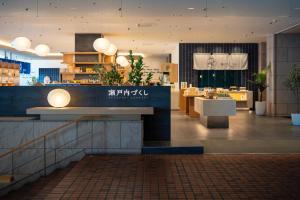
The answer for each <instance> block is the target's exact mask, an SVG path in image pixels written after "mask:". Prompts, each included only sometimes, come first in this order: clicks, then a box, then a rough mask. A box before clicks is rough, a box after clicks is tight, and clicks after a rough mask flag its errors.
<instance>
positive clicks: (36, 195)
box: [0, 162, 77, 200]
mask: <svg viewBox="0 0 300 200" xmlns="http://www.w3.org/2000/svg"><path fill="white" fill-rule="evenodd" d="M76 163H77V162H71V163H70V165H68V166H67V167H66V168H63V169H57V170H55V171H54V172H53V173H52V174H50V175H48V176H43V177H40V178H39V179H38V180H37V181H34V182H32V183H27V184H25V185H24V186H23V187H22V188H20V189H18V190H17V191H11V192H9V193H8V194H6V195H5V196H3V197H2V198H3V199H6V200H31V199H32V200H34V199H36V200H39V199H45V198H46V197H47V195H48V194H49V193H51V191H52V190H53V188H55V187H56V186H57V185H58V184H59V183H60V182H61V181H62V180H63V179H64V177H65V176H66V175H67V174H68V172H70V170H71V169H72V168H73V167H74V166H75V165H76ZM0 199H1V197H0Z"/></svg>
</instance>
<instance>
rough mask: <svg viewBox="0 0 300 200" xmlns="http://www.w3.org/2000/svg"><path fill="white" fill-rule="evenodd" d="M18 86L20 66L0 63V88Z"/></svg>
mask: <svg viewBox="0 0 300 200" xmlns="http://www.w3.org/2000/svg"><path fill="white" fill-rule="evenodd" d="M19 84H20V65H19V64H16V63H8V62H0V86H15V85H19Z"/></svg>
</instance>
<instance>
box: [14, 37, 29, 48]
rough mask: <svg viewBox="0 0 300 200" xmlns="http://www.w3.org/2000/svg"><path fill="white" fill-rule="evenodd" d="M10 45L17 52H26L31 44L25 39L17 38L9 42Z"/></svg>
mask: <svg viewBox="0 0 300 200" xmlns="http://www.w3.org/2000/svg"><path fill="white" fill-rule="evenodd" d="M11 45H12V47H13V48H15V49H16V50H18V51H26V50H28V49H30V46H31V42H30V40H29V39H28V38H26V37H17V38H15V39H14V40H13V41H12V42H11Z"/></svg>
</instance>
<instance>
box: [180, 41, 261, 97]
mask: <svg viewBox="0 0 300 200" xmlns="http://www.w3.org/2000/svg"><path fill="white" fill-rule="evenodd" d="M194 53H247V54H248V70H241V71H233V70H229V71H225V70H224V71H223V70H221V71H215V70H201V71H199V70H193V54H194ZM257 72H258V44H257V43H180V44H179V81H180V82H182V81H183V82H188V84H193V86H197V87H207V86H209V87H225V88H228V87H230V86H232V85H235V86H243V87H247V89H249V90H252V91H254V99H257V89H256V88H255V87H254V86H253V85H252V84H251V83H249V82H248V80H253V76H252V74H253V73H257ZM214 74H215V76H213V75H214ZM200 76H202V78H200Z"/></svg>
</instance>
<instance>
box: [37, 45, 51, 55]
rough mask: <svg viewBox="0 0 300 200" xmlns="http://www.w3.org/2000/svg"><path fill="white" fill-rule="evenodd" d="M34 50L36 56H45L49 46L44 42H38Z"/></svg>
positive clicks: (48, 51)
mask: <svg viewBox="0 0 300 200" xmlns="http://www.w3.org/2000/svg"><path fill="white" fill-rule="evenodd" d="M34 50H35V53H36V54H37V55H38V56H47V55H48V54H49V53H50V48H49V46H48V45H46V44H39V45H37V46H36V47H35V49H34Z"/></svg>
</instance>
